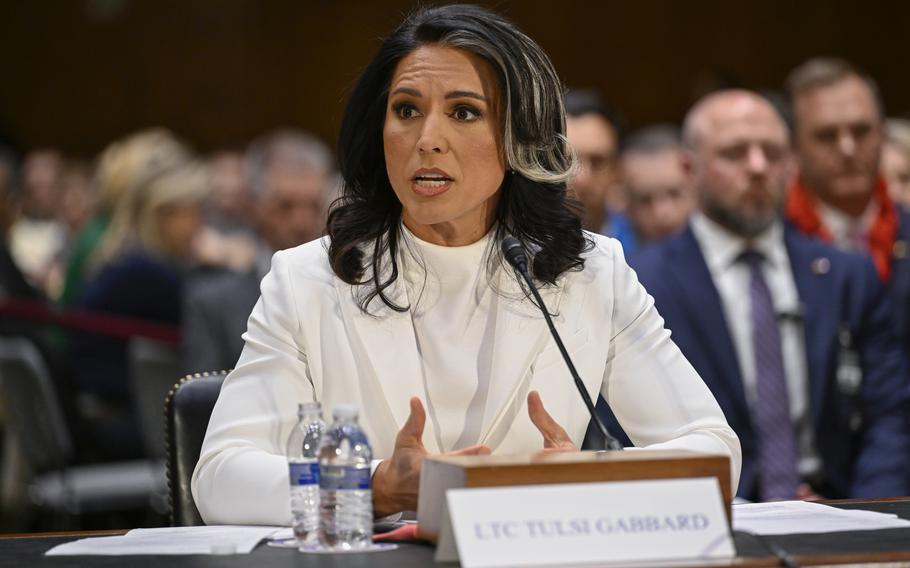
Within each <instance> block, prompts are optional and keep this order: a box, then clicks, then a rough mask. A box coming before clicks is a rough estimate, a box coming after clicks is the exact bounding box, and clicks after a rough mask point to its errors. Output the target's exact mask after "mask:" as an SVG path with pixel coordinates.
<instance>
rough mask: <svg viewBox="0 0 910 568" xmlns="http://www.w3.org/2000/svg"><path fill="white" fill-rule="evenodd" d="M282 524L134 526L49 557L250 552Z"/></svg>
mask: <svg viewBox="0 0 910 568" xmlns="http://www.w3.org/2000/svg"><path fill="white" fill-rule="evenodd" d="M279 530H282V527H248V526H208V527H166V528H159V529H133V530H131V531H130V532H128V533H126V534H125V535H122V536H103V537H95V538H83V539H79V540H76V541H73V542H67V543H65V544H61V545H59V546H55V547H54V548H52V549H50V550H48V551H47V552H46V554H47V555H48V556H82V555H89V556H90V555H101V556H120V555H144V554H155V555H159V554H160V555H165V554H249V553H250V552H251V551H252V550H253V549H254V548H256V545H257V544H259V543H260V542H261V541H262V540H263V539H266V538H269V537H270V536H271V535H272V534H274V533H275V532H276V531H279Z"/></svg>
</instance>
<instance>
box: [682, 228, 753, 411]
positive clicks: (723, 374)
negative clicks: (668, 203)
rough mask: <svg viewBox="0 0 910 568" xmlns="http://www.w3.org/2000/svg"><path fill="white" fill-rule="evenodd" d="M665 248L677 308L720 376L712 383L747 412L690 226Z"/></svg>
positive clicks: (718, 303)
mask: <svg viewBox="0 0 910 568" xmlns="http://www.w3.org/2000/svg"><path fill="white" fill-rule="evenodd" d="M668 252H669V253H670V254H668V256H669V259H668V260H669V265H670V270H671V273H672V274H673V276H674V277H675V278H676V283H677V284H678V289H679V291H680V294H681V295H682V296H683V298H681V300H682V302H681V303H682V307H681V308H680V309H681V310H684V311H686V312H687V313H688V316H687V317H686V320H687V321H688V322H689V323H690V324H691V325H692V327H693V330H692V331H693V332H694V333H695V334H696V335H698V336H699V338H698V340H697V341H696V344H698V345H703V346H711V347H709V348H707V351H708V354H709V356H710V358H711V360H713V361H714V364H715V365H716V369H717V377H718V379H719V384H716V385H711V387H712V388H723V389H726V390H727V391H729V393H730V394H731V395H732V399H733V400H734V401H735V403H736V405H737V407H738V409H739V411H740V412H741V413H742V415H743V416H749V406H748V404H747V402H746V393H745V388H744V387H743V381H742V372H741V371H740V368H739V361H738V359H737V358H736V348H735V346H734V345H733V339H732V338H731V337H730V328H729V326H728V325H727V318H726V317H725V316H724V312H723V308H722V305H721V301H720V295H719V294H718V292H717V287H716V286H715V285H714V280H713V278H712V277H711V272H710V271H709V270H708V265H707V264H706V263H705V258H704V256H703V255H702V253H701V249H700V248H699V246H698V241H697V240H696V238H695V234H694V233H693V232H692V229H691V227H689V228H687V229H686V230H685V231H684V232H683V233H682V234H681V235H680V236H679V237H678V238H677V239H675V240H674V241H673V242H672V244H671V246H670V247H668Z"/></svg>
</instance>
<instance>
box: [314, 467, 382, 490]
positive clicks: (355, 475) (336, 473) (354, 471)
mask: <svg viewBox="0 0 910 568" xmlns="http://www.w3.org/2000/svg"><path fill="white" fill-rule="evenodd" d="M319 488H320V489H322V490H324V491H344V490H346V489H369V488H370V468H369V467H351V466H344V465H323V466H322V467H321V468H320V475H319Z"/></svg>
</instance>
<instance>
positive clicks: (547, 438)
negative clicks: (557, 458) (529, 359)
mask: <svg viewBox="0 0 910 568" xmlns="http://www.w3.org/2000/svg"><path fill="white" fill-rule="evenodd" d="M528 416H530V417H531V422H533V423H534V426H536V427H537V429H538V430H540V433H541V434H543V450H542V451H543V452H545V453H546V452H574V451H577V450H578V448H577V447H576V446H575V444H573V443H572V439H571V438H569V435H568V434H566V431H565V429H563V427H562V426H560V425H559V423H558V422H557V421H555V420H553V417H552V416H550V414H549V413H548V412H547V411H546V409H545V408H544V407H543V401H541V400H540V394H539V393H538V392H537V391H531V392H529V393H528Z"/></svg>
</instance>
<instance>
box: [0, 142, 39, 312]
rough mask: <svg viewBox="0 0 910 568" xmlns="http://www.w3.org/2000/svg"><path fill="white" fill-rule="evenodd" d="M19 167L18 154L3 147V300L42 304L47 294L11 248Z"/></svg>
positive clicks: (0, 261) (0, 179)
mask: <svg viewBox="0 0 910 568" xmlns="http://www.w3.org/2000/svg"><path fill="white" fill-rule="evenodd" d="M17 166H18V164H17V162H16V155H15V153H14V152H13V151H12V150H10V149H8V148H5V147H2V146H0V300H9V299H14V298H23V299H30V300H40V299H42V298H43V294H42V293H41V292H40V291H39V290H38V289H37V288H35V287H34V286H32V284H31V283H30V282H29V281H28V279H27V278H26V277H25V275H24V274H23V273H22V270H21V269H20V268H19V264H18V263H17V262H16V260H15V259H14V258H13V255H12V253H11V251H10V246H9V231H10V227H12V225H13V220H14V219H15V217H16V213H17V210H18V202H17V193H18V190H17V186H18V167H17Z"/></svg>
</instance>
